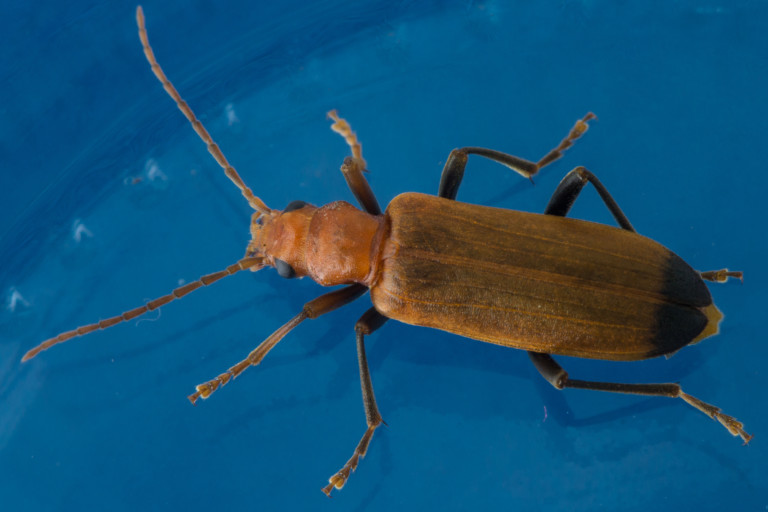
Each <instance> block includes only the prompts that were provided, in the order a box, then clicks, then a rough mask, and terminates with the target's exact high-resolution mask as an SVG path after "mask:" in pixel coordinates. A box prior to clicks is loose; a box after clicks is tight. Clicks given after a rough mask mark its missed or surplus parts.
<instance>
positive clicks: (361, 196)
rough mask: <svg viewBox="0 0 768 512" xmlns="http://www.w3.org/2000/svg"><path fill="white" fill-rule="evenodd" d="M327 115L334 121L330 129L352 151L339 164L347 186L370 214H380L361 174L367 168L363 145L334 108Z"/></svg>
mask: <svg viewBox="0 0 768 512" xmlns="http://www.w3.org/2000/svg"><path fill="white" fill-rule="evenodd" d="M328 117H329V118H330V119H332V120H333V121H334V122H333V124H332V125H331V130H333V131H335V132H336V133H338V134H339V135H341V136H342V137H344V140H345V141H346V142H347V145H349V149H350V150H351V151H352V156H348V157H347V158H345V159H344V163H343V164H341V172H342V174H344V179H345V180H346V181H347V186H348V187H349V189H350V190H351V191H352V193H353V194H354V195H355V198H356V199H357V202H358V203H360V206H362V208H363V209H364V210H365V211H366V212H368V213H370V214H371V215H381V207H380V206H379V202H378V201H377V200H376V195H374V193H373V190H372V189H371V185H370V184H369V183H368V180H367V179H365V175H363V173H364V172H368V170H367V169H366V163H365V159H364V158H363V147H362V145H361V144H360V141H358V140H357V135H356V134H355V132H353V131H352V127H351V126H349V123H348V122H347V121H346V119H343V118H341V117H339V115H338V114H337V113H336V111H335V110H331V111H330V112H328Z"/></svg>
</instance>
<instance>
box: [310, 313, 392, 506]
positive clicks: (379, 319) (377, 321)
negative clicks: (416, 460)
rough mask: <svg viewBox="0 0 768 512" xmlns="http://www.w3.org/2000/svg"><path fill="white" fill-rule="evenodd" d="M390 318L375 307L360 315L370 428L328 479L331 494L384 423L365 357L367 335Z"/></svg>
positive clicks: (362, 383) (362, 370)
mask: <svg viewBox="0 0 768 512" xmlns="http://www.w3.org/2000/svg"><path fill="white" fill-rule="evenodd" d="M387 320H389V318H387V317H385V316H384V315H382V314H381V313H379V312H378V311H376V309H375V308H371V309H369V310H368V311H366V312H365V313H363V316H361V317H360V320H358V321H357V323H356V324H355V334H356V337H357V360H358V363H359V365H360V386H361V387H362V391H363V406H364V407H365V422H366V423H367V424H368V429H367V430H366V431H365V434H363V438H362V439H360V442H359V443H358V444H357V447H356V448H355V453H354V454H352V458H350V459H349V460H348V461H347V463H346V464H344V467H342V468H341V469H340V470H339V472H338V473H336V474H335V475H333V476H332V477H331V478H329V479H328V481H329V482H330V483H329V484H328V485H326V486H325V487H323V492H324V493H325V494H326V495H328V496H330V495H331V491H332V490H333V488H334V487H336V488H337V489H341V488H342V487H344V484H345V483H346V482H347V478H349V474H350V473H351V472H352V471H354V470H355V468H357V463H358V462H360V459H361V458H363V457H365V452H366V451H368V444H369V443H370V442H371V438H372V437H373V432H374V430H376V428H377V427H378V426H379V425H381V424H382V423H384V420H382V419H381V414H379V408H378V407H377V406H376V398H375V397H374V396H373V384H372V383H371V372H370V371H369V370H368V360H367V359H366V357H365V336H366V335H368V334H371V333H372V332H373V331H375V330H376V329H378V328H379V327H381V326H382V325H384V323H385V322H386V321H387Z"/></svg>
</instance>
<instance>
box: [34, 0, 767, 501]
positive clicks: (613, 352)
mask: <svg viewBox="0 0 768 512" xmlns="http://www.w3.org/2000/svg"><path fill="white" fill-rule="evenodd" d="M136 21H137V24H138V29H139V38H140V40H141V44H142V47H143V49H144V54H145V56H146V58H147V60H148V62H149V64H150V66H151V68H152V71H153V72H154V74H155V75H156V76H157V78H158V80H159V81H160V82H161V83H162V85H163V87H164V89H165V90H166V92H167V93H168V94H169V95H170V96H171V97H172V98H173V99H174V101H175V102H176V105H177V106H178V108H179V109H180V110H181V111H182V113H183V114H184V115H185V116H186V117H187V119H188V120H189V122H190V123H191V124H192V127H193V128H194V130H195V132H196V133H197V134H198V136H199V137H200V138H201V139H202V140H203V141H204V142H205V143H206V145H207V146H208V150H209V152H210V153H211V155H212V156H213V157H214V158H215V159H216V162H217V163H218V164H219V165H220V166H221V167H222V168H223V169H224V172H225V174H226V175H227V177H228V178H229V179H230V180H231V181H232V182H233V183H234V184H235V185H236V186H237V187H238V189H239V190H240V192H241V193H242V195H243V196H244V197H245V198H246V200H247V201H248V203H249V204H250V205H251V207H252V208H253V209H254V210H255V211H254V213H253V216H252V219H251V228H250V231H251V241H250V243H249V244H248V247H247V249H246V254H245V256H244V257H243V258H242V259H240V260H239V261H238V262H237V263H235V264H233V265H230V266H229V267H227V268H226V269H225V270H222V271H219V272H215V273H213V274H209V275H206V276H203V277H201V278H200V279H198V280H197V281H194V282H191V283H189V284H186V285H184V286H181V287H179V288H177V289H175V290H173V291H172V292H171V293H170V294H168V295H165V296H163V297H160V298H158V299H155V300H152V301H150V302H148V303H146V304H145V305H143V306H140V307H138V308H135V309H132V310H130V311H126V312H124V313H122V314H121V315H118V316H115V317H112V318H109V319H106V320H101V321H99V322H97V323H94V324H90V325H86V326H82V327H79V328H77V329H75V330H72V331H67V332H64V333H61V334H59V335H58V336H55V337H53V338H51V339H49V340H47V341H44V342H43V343H41V344H40V345H38V346H37V347H35V348H33V349H32V350H30V351H29V352H27V353H26V354H25V355H24V357H23V359H22V361H27V360H29V359H31V358H33V357H35V356H36V355H37V354H38V353H40V352H41V351H43V350H46V349H48V348H50V347H52V346H53V345H56V344H58V343H61V342H64V341H67V340H69V339H71V338H74V337H77V336H82V335H84V334H88V333H90V332H93V331H96V330H100V329H106V328H108V327H112V326H114V325H116V324H119V323H121V322H124V321H126V320H131V319H133V318H136V317H138V316H139V315H142V314H144V313H146V312H148V311H152V310H154V309H157V308H159V307H160V306H164V305H166V304H168V303H169V302H171V301H173V300H175V299H178V298H180V297H183V296H184V295H186V294H188V293H190V292H192V291H193V290H196V289H198V288H201V287H202V286H207V285H209V284H211V283H213V282H215V281H218V280H219V279H221V278H223V277H225V276H229V275H232V274H234V273H236V272H239V271H241V270H246V269H248V270H251V271H253V272H255V271H257V270H260V269H262V268H264V267H266V266H271V267H274V268H275V269H276V270H277V272H278V273H279V274H280V275H281V276H282V277H286V278H292V277H305V276H308V277H310V278H311V279H313V280H314V281H315V282H317V283H318V284H320V285H323V286H334V285H344V286H343V287H342V288H340V289H337V290H335V291H332V292H330V293H326V294H324V295H321V296H320V297H318V298H316V299H314V300H312V301H309V302H308V303H306V304H305V305H304V307H303V309H302V311H301V312H300V313H299V314H298V315H296V316H295V317H293V318H292V319H291V320H289V321H288V322H287V323H286V324H285V325H283V326H282V327H280V328H279V329H277V330H276V331H275V332H274V333H273V334H272V335H270V336H269V337H268V338H267V339H266V340H264V341H263V342H262V343H261V344H260V345H259V346H258V347H257V348H256V349H255V350H253V351H252V352H251V353H250V354H249V355H248V357H246V358H245V359H244V360H242V361H241V362H239V363H237V364H236V365H234V366H232V367H231V368H229V370H227V371H226V372H224V373H222V374H221V375H219V376H218V377H216V378H215V379H212V380H210V381H208V382H205V383H203V384H200V385H198V386H197V388H196V391H195V392H194V393H193V394H192V395H190V396H189V400H190V401H191V402H192V403H193V404H194V403H195V402H196V401H197V400H198V398H208V397H209V396H210V395H211V394H212V393H213V392H214V391H216V390H217V389H218V388H219V387H221V386H223V385H225V384H227V383H228V382H229V381H230V380H231V379H234V378H236V377H237V376H239V375H240V374H241V373H242V372H243V371H244V370H245V369H246V368H248V367H249V366H255V365H257V364H259V363H260V362H261V360H262V359H263V358H264V356H265V355H266V354H267V353H268V352H269V351H270V350H271V349H272V347H274V346H275V345H276V344H277V343H278V342H279V341H280V340H281V339H282V338H283V337H284V336H285V335H286V334H288V332H290V331H291V330H292V329H293V328H294V327H296V326H297V325H299V324H300V323H301V322H303V321H304V320H306V319H312V318H317V317H318V316H320V315H323V314H325V313H328V312H330V311H333V310H334V309H336V308H339V307H341V306H343V305H345V304H348V303H350V302H352V301H353V300H355V299H357V298H359V297H360V296H361V295H363V294H364V293H365V292H366V291H370V295H371V301H372V302H373V307H372V308H370V309H369V310H368V311H366V312H365V314H363V316H362V317H361V318H360V319H359V320H358V321H357V323H356V324H355V334H356V340H357V354H358V362H359V367H360V380H361V385H362V395H363V404H364V407H365V417H366V422H367V429H366V431H365V433H364V434H363V437H362V439H361V440H360V442H359V443H358V445H357V447H356V448H355V450H354V452H353V455H352V457H351V458H350V459H349V460H348V461H347V462H346V463H345V464H344V466H343V467H342V468H341V470H339V471H338V472H337V473H336V474H334V475H333V476H332V477H331V478H330V480H329V481H330V483H329V484H328V485H327V486H326V487H324V488H323V492H325V493H326V494H327V495H329V496H330V493H331V491H332V489H333V488H334V487H336V488H338V489H340V488H341V487H342V486H343V485H344V484H345V483H346V481H347V479H348V478H349V475H350V473H351V472H352V471H354V470H355V468H356V467H357V465H358V462H359V460H360V458H362V457H363V456H364V455H365V453H366V451H367V449H368V445H369V443H370V441H371V438H372V436H373V433H374V431H375V430H376V428H377V427H378V426H379V425H381V423H382V417H381V414H380V413H379V410H378V407H377V405H376V400H375V398H374V393H373V385H372V383H371V376H370V373H369V371H368V364H367V361H366V356H365V344H364V340H365V336H366V335H369V334H371V333H372V332H373V331H375V330H376V329H378V328H379V327H381V326H382V325H383V324H384V323H385V322H386V321H387V320H389V319H394V320H399V321H401V322H404V323H407V324H412V325H419V326H426V327H433V328H437V329H442V330H444V331H448V332H451V333H454V334H459V335H462V336H465V337H468V338H473V339H476V340H481V341H486V342H490V343H495V344H499V345H503V346H508V347H513V348H518V349H522V350H526V351H527V352H528V355H529V356H530V358H531V360H532V361H533V364H534V365H535V366H536V369H537V370H538V371H539V372H540V373H541V374H542V376H543V377H544V378H545V379H547V380H548V381H549V382H550V383H551V384H552V385H553V386H555V387H556V388H557V389H564V388H581V389H592V390H598V391H610V392H614V393H629V394H638V395H651V396H664V397H672V398H682V399H683V400H684V401H685V402H687V403H688V404H690V405H692V406H693V407H695V408H697V409H699V410H700V411H702V412H703V413H705V414H707V415H708V416H710V417H712V418H714V419H716V420H718V421H719V422H720V423H722V425H723V426H724V427H725V428H726V429H728V431H729V432H730V433H731V434H732V435H734V436H740V437H741V438H742V439H743V440H744V442H745V443H747V442H749V440H750V439H751V437H752V436H750V435H749V434H747V433H746V432H745V431H744V428H743V425H742V424H741V423H740V422H739V421H737V420H736V419H735V418H733V417H731V416H727V415H725V414H723V413H722V412H720V409H719V408H717V407H715V406H713V405H710V404H707V403H705V402H703V401H701V400H699V399H697V398H695V397H693V396H691V395H689V394H687V393H685V392H683V391H682V389H681V388H680V386H679V385H678V384H672V383H665V384H622V383H610V382H594V381H588V380H576V379H572V378H570V376H569V375H568V373H567V372H566V371H565V370H563V369H562V368H561V367H560V365H559V364H558V363H557V362H555V360H554V359H553V358H552V355H567V356H576V357H582V358H591V359H605V360H612V361H633V360H641V359H647V358H651V357H656V356H661V355H670V354H672V353H674V352H676V351H677V350H679V349H681V348H682V347H685V346H686V345H690V344H694V343H697V342H699V341H700V340H702V339H703V338H706V337H708V336H712V335H714V334H717V332H718V325H719V322H720V320H721V319H722V314H721V313H720V311H719V310H718V309H717V307H715V305H714V303H713V302H712V297H711V295H710V293H709V290H708V288H707V286H706V285H705V283H704V281H705V280H708V281H714V282H725V281H727V280H728V278H729V277H736V278H742V273H741V272H732V271H729V270H728V269H723V270H718V271H710V272H697V271H695V270H693V268H691V267H690V266H689V265H688V264H687V263H686V262H685V261H683V260H682V259H681V258H680V257H679V256H677V255H676V254H674V253H673V252H671V251H670V250H668V249H666V248H665V247H663V246H662V245H660V244H658V243H657V242H654V241H652V240H650V239H648V238H645V237H643V236H640V235H638V234H636V232H635V230H634V228H633V227H632V225H631V224H630V222H629V220H628V219H627V217H626V216H625V215H624V213H623V212H622V211H621V209H620V208H619V206H618V205H617V204H616V202H615V201H614V200H613V198H612V197H611V195H610V194H609V193H608V191H607V190H606V188H605V187H604V186H603V184H602V183H601V182H600V181H599V180H598V179H597V178H596V177H595V176H594V175H593V174H592V173H591V172H589V171H588V170H587V169H585V168H584V167H577V168H575V169H574V170H572V171H571V172H570V173H568V174H567V175H566V176H565V178H564V179H563V180H562V181H561V182H560V184H559V185H558V187H557V189H556V190H555V192H554V194H553V195H552V198H551V199H550V201H549V204H548V205H547V207H546V208H545V210H544V214H543V215H540V214H531V213H524V212H518V211H511V210H503V209H498V208H489V207H484V206H477V205H471V204H466V203H461V202H458V201H456V200H455V199H456V194H457V192H458V189H459V186H460V184H461V180H462V178H463V175H464V169H465V167H466V164H467V160H468V156H469V155H478V156H481V157H484V158H488V159H490V160H493V161H495V162H498V163H500V164H502V165H505V166H507V167H509V168H510V169H512V170H513V171H515V172H517V173H519V174H520V175H522V176H524V177H527V178H531V177H532V176H533V175H535V174H536V173H537V172H538V171H539V170H540V169H541V168H542V167H544V166H546V165H548V164H550V163H552V162H554V161H555V160H557V159H559V158H560V157H561V156H562V155H563V152H564V151H565V150H566V149H568V148H569V147H570V146H571V145H573V143H574V141H575V140H576V139H578V138H579V137H581V136H582V135H583V134H584V132H585V131H586V130H587V128H588V124H587V123H588V122H589V121H590V120H592V119H594V118H595V116H594V115H593V114H592V113H588V114H587V115H586V116H584V118H582V119H580V120H579V121H577V122H576V124H575V125H574V127H573V128H572V129H571V131H570V132H569V133H568V135H567V136H566V137H565V138H564V139H563V140H562V141H561V142H560V144H559V145H558V146H557V147H555V148H554V149H553V150H552V151H550V152H549V153H548V154H546V155H545V156H544V157H543V158H542V159H540V160H539V161H538V162H532V161H528V160H525V159H522V158H518V157H516V156H512V155H509V154H505V153H501V152H499V151H494V150H491V149H485V148H479V147H465V148H460V149H455V150H453V151H452V152H451V153H450V155H449V156H448V159H447V161H446V163H445V166H444V168H443V172H442V176H441V179H440V185H439V189H438V196H437V197H434V196H429V195H424V194H417V193H404V194H401V195H399V196H397V197H396V198H394V199H393V200H392V202H391V203H390V204H389V206H388V207H387V209H386V211H384V212H382V211H381V208H380V207H379V203H378V201H377V200H376V197H375V195H374V193H373V191H372V190H371V188H370V186H369V184H368V181H367V180H366V179H365V176H364V174H363V173H364V172H365V171H366V167H367V166H366V162H365V160H364V159H363V154H362V146H361V144H360V142H359V141H358V139H357V136H356V135H355V133H354V132H353V131H352V129H351V127H350V126H349V124H348V123H347V122H346V121H345V120H344V119H342V118H341V117H339V116H338V114H337V113H336V112H335V111H331V112H329V113H328V116H329V118H330V119H332V120H333V124H332V126H331V128H332V129H333V130H334V131H335V132H337V133H339V134H340V135H341V136H343V137H344V139H345V141H346V143H347V144H348V145H349V147H350V150H351V153H352V155H351V156H349V157H347V158H346V159H345V160H344V163H343V165H342V166H341V170H342V172H343V174H344V178H345V179H346V182H347V185H348V186H349V188H350V190H351V191H352V192H353V194H354V195H355V197H356V199H357V201H358V202H359V203H360V206H361V208H362V209H358V208H356V207H354V206H352V205H351V204H349V203H347V202H344V201H336V202H333V203H330V204H327V205H325V206H321V207H316V206H313V205H311V204H308V203H305V202H303V201H293V202H291V203H290V204H288V206H287V207H286V208H285V209H284V210H282V211H280V210H274V209H271V208H269V207H267V205H266V204H265V203H264V202H263V201H262V200H261V199H259V198H258V197H256V196H255V195H254V194H253V192H252V191H251V189H250V188H248V187H247V186H246V185H245V183H244V182H243V180H242V179H241V178H240V175H239V174H238V173H237V171H236V170H235V169H234V168H233V167H232V166H231V165H230V164H229V162H228V161H227V159H226V158H225V157H224V154H223V153H222V152H221V150H220V149H219V147H218V145H217V144H216V143H215V142H214V141H213V139H212V138H211V136H210V135H209V133H208V131H207V130H206V129H205V127H204V126H203V125H202V123H200V121H199V120H198V119H197V118H196V117H195V115H194V113H193V112H192V110H191V109H190V107H189V106H188V105H187V103H186V102H185V101H184V100H183V99H182V98H181V96H180V95H179V93H178V92H177V90H176V89H175V87H174V86H173V85H172V84H171V82H170V81H169V80H168V78H167V77H166V76H165V73H164V72H163V70H162V69H161V68H160V65H159V64H158V63H157V60H156V59H155V56H154V53H153V51H152V48H151V47H150V44H149V40H148V38H147V32H146V28H145V25H144V15H143V12H142V9H141V7H138V8H137V10H136ZM587 183H591V184H592V185H593V186H594V187H595V189H596V190H597V192H598V193H599V195H600V197H601V198H602V200H603V202H604V203H605V205H606V206H607V207H608V210H609V211H610V212H611V214H612V215H613V217H614V219H615V220H616V222H617V223H618V224H619V226H620V227H619V228H616V227H611V226H606V225H602V224H596V223H592V222H587V221H581V220H575V219H569V218H566V215H567V214H568V212H569V210H570V208H571V206H572V205H573V203H574V201H575V200H576V198H577V196H578V195H579V193H580V192H581V190H582V189H583V187H584V186H585V185H586V184H587Z"/></svg>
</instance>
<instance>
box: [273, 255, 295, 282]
mask: <svg viewBox="0 0 768 512" xmlns="http://www.w3.org/2000/svg"><path fill="white" fill-rule="evenodd" d="M275 268H276V269H277V273H278V274H280V277H284V278H286V279H292V278H294V277H296V271H295V270H293V267H292V266H290V265H289V264H287V263H286V262H284V261H283V260H281V259H278V258H275Z"/></svg>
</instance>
